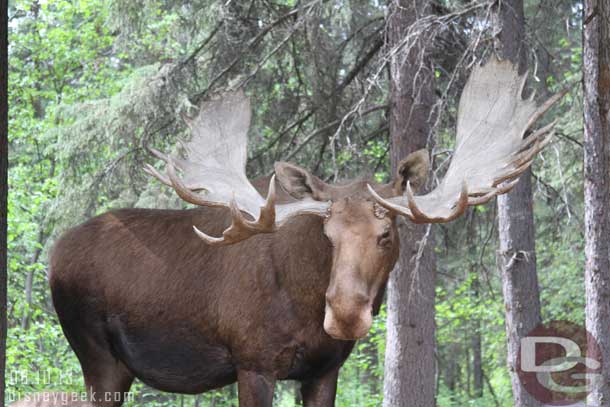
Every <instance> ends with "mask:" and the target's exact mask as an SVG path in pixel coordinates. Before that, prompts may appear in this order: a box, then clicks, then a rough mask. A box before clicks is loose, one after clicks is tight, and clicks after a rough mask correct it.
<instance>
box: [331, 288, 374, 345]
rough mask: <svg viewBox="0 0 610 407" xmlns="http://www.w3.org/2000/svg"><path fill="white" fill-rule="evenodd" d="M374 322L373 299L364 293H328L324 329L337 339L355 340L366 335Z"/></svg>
mask: <svg viewBox="0 0 610 407" xmlns="http://www.w3.org/2000/svg"><path fill="white" fill-rule="evenodd" d="M372 323H373V315H372V305H371V300H370V298H369V297H368V296H367V295H364V294H352V295H349V296H338V295H336V294H334V293H333V292H332V291H331V292H329V293H327V294H326V310H325V313H324V330H325V331H326V333H327V334H329V335H330V336H332V337H333V338H335V339H341V340H355V339H359V338H362V337H364V336H366V334H367V333H368V331H369V329H370V328H371V325H372Z"/></svg>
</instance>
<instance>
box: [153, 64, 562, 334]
mask: <svg viewBox="0 0 610 407" xmlns="http://www.w3.org/2000/svg"><path fill="white" fill-rule="evenodd" d="M525 80H526V76H525V75H523V76H520V75H519V74H518V73H517V71H516V68H515V67H514V66H513V65H512V64H511V63H510V62H507V61H499V60H497V59H495V58H492V60H490V61H489V62H488V63H487V64H486V65H484V66H478V67H476V68H475V69H474V70H473V72H472V74H471V76H470V78H469V80H468V82H467V84H466V86H465V88H464V90H463V93H462V96H461V99H460V103H459V113H458V121H457V137H456V147H455V150H454V153H453V157H452V160H451V164H450V166H449V168H448V170H447V172H446V174H445V176H444V178H443V180H442V181H441V182H440V183H439V185H438V186H437V187H436V188H434V189H433V190H432V191H431V192H429V193H427V194H425V195H415V192H414V188H415V189H417V187H418V186H420V185H422V184H424V182H425V178H426V175H427V173H428V172H429V158H428V153H427V152H426V151H424V150H420V151H417V152H414V153H412V154H411V155H409V156H408V157H406V158H405V159H404V160H403V161H402V162H401V163H400V165H399V166H398V171H397V173H396V174H395V176H394V179H393V180H392V182H390V183H388V184H376V183H367V182H365V181H353V182H348V183H344V184H341V185H330V184H327V183H325V182H324V181H322V180H321V179H320V178H318V177H316V176H315V175H313V174H311V173H310V172H309V171H307V170H305V169H303V168H301V167H299V166H296V165H294V164H290V163H285V162H279V163H276V165H275V175H274V176H272V177H271V179H270V182H269V187H268V192H267V194H266V197H265V198H264V197H263V196H261V194H260V193H259V192H258V191H257V189H255V188H254V186H253V185H252V184H251V183H250V181H249V180H248V178H247V177H246V172H245V168H246V159H247V133H248V129H249V125H250V114H251V109H250V103H249V100H248V98H247V97H246V96H245V95H244V94H243V93H242V92H241V91H238V92H233V93H227V94H224V95H223V96H222V97H220V98H217V99H214V100H210V101H207V102H204V103H203V104H202V105H201V107H200V110H199V113H198V114H197V115H196V116H195V117H193V118H185V121H186V122H187V124H188V126H189V127H190V129H191V131H192V139H191V140H190V141H189V142H188V143H183V149H184V158H181V157H175V156H170V155H166V154H163V153H160V152H158V151H156V150H152V152H153V154H155V155H156V156H157V157H159V158H160V159H162V160H163V161H165V162H166V164H167V165H166V168H167V171H166V174H162V173H160V172H159V171H157V170H156V169H155V168H154V167H152V166H150V165H148V166H147V167H146V171H147V172H148V173H149V174H151V175H153V176H154V177H156V178H157V179H159V180H160V181H161V182H163V183H164V184H166V185H168V186H170V187H172V188H173V189H175V191H176V192H177V194H178V195H179V196H180V197H181V198H182V199H183V200H185V201H186V202H189V203H191V204H194V205H200V206H214V207H226V208H228V209H229V211H230V214H231V217H232V223H231V225H230V227H228V228H227V229H226V230H225V231H224V233H223V234H222V236H220V237H213V236H209V235H208V234H206V233H205V232H204V231H201V230H199V229H197V228H196V227H194V233H196V234H197V235H198V236H199V237H200V238H201V239H202V240H203V242H204V243H205V244H208V245H211V246H222V245H233V244H238V243H239V242H240V241H243V240H245V239H248V238H251V237H252V236H255V235H257V234H261V233H274V232H275V231H277V230H278V229H279V228H281V227H282V226H283V225H285V224H287V223H288V222H290V221H291V219H293V218H294V217H297V216H314V217H318V218H320V221H321V222H323V233H324V235H323V236H311V239H326V240H327V242H328V244H329V245H330V246H331V247H332V268H331V271H330V280H329V281H330V283H329V286H328V289H327V291H326V298H325V301H326V309H325V316H324V329H325V331H326V332H327V333H328V334H329V335H331V336H332V337H334V338H337V339H356V338H360V337H363V336H364V335H366V333H367V332H368V330H369V328H370V326H371V323H372V310H373V307H374V302H375V300H376V298H377V296H378V293H379V292H380V288H381V287H382V286H384V285H385V283H386V282H387V279H388V276H389V273H390V271H391V270H392V268H393V266H394V264H395V262H396V260H397V257H398V247H399V240H398V239H399V237H398V231H397V227H396V218H397V216H402V217H404V218H406V219H408V220H409V221H412V222H415V223H443V222H449V221H451V220H454V219H456V218H458V217H459V216H460V215H462V214H463V213H464V212H465V211H466V209H467V208H468V207H469V206H472V205H479V204H484V203H486V202H488V201H489V200H491V199H492V198H493V197H494V196H496V195H498V194H503V193H506V192H507V191H509V190H510V189H511V188H512V187H513V186H514V185H515V184H516V182H517V181H518V176H519V175H520V174H521V173H522V172H524V171H525V170H526V169H527V168H528V167H529V166H530V165H531V163H532V160H533V158H534V156H535V155H536V154H537V153H538V152H539V151H540V150H541V149H542V148H544V146H545V145H547V144H548V143H549V141H550V140H551V137H552V134H553V131H552V129H553V126H554V123H551V124H549V125H547V126H544V127H542V128H540V129H539V130H537V131H534V132H533V133H532V134H530V135H529V136H528V137H527V138H525V139H524V138H523V136H524V134H525V132H526V131H527V130H528V129H529V128H530V127H531V126H532V125H533V124H534V123H535V122H536V121H537V120H538V119H539V118H540V117H541V116H542V115H543V114H544V113H545V112H546V111H547V110H548V109H549V108H550V107H551V106H552V105H553V104H554V103H555V102H556V101H557V100H558V99H559V98H560V97H561V96H562V95H563V94H558V95H555V96H553V97H551V98H550V99H549V100H548V101H546V102H545V103H543V104H542V105H540V106H538V105H537V104H536V102H535V101H534V98H533V96H532V97H530V98H528V99H525V100H524V99H523V98H522V91H523V88H524V85H525ZM176 169H179V170H181V171H182V177H179V176H178V175H177V172H176ZM276 180H277V184H279V185H280V186H281V188H282V189H283V190H284V191H285V192H286V193H287V194H288V195H289V198H288V199H284V198H282V199H279V198H278V195H279V194H278V193H277V191H276ZM284 195H285V194H284Z"/></svg>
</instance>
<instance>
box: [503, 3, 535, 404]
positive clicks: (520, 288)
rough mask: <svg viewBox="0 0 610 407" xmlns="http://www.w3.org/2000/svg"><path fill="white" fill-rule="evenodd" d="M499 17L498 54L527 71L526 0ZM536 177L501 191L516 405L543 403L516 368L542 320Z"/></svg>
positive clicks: (509, 357) (509, 359)
mask: <svg viewBox="0 0 610 407" xmlns="http://www.w3.org/2000/svg"><path fill="white" fill-rule="evenodd" d="M496 22H497V28H498V29H499V30H500V31H499V33H498V35H497V38H496V49H497V51H498V53H499V55H500V56H501V57H503V58H507V59H509V60H511V61H512V62H513V63H515V64H518V65H519V71H520V72H525V68H526V65H527V60H526V54H525V43H524V32H525V17H524V12H523V0H503V1H502V2H501V3H500V5H499V6H498V9H497V10H496ZM531 179H532V178H531V171H530V170H527V171H526V172H525V173H524V174H523V175H522V176H521V179H520V180H519V182H518V183H517V185H516V186H515V188H514V189H513V190H512V191H511V192H509V193H508V194H506V195H501V196H499V197H498V230H499V240H500V249H499V251H498V268H499V270H500V273H501V276H502V291H503V294H504V305H505V309H506V336H507V339H508V344H507V345H508V346H507V349H508V355H507V362H508V367H509V369H510V375H511V381H512V388H513V397H514V405H515V407H521V406H539V405H540V403H539V402H538V401H537V400H536V399H534V398H533V397H532V396H531V395H530V394H529V393H528V392H527V391H526V390H525V388H524V387H523V386H522V385H521V382H520V380H519V376H518V375H517V371H516V369H517V359H518V354H519V345H520V342H521V338H523V337H524V336H525V335H527V334H528V333H529V332H530V331H531V330H532V329H533V328H534V327H536V326H537V325H538V324H539V323H540V322H541V316H540V292H539V288H538V275H537V272H536V245H535V228H534V212H533V207H532V204H533V195H532V181H531Z"/></svg>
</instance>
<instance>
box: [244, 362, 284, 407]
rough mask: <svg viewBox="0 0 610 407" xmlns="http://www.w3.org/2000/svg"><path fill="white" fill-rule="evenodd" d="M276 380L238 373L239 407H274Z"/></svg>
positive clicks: (259, 375) (256, 374)
mask: <svg viewBox="0 0 610 407" xmlns="http://www.w3.org/2000/svg"><path fill="white" fill-rule="evenodd" d="M274 387H275V379H274V378H273V377H272V376H270V375H265V374H262V373H257V372H252V371H248V370H240V371H238V372H237V389H238V392H239V407H272V406H273V389H274Z"/></svg>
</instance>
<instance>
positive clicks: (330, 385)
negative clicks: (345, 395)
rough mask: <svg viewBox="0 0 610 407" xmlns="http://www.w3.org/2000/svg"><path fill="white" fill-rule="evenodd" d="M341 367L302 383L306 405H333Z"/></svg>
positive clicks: (315, 406) (304, 404) (312, 406)
mask: <svg viewBox="0 0 610 407" xmlns="http://www.w3.org/2000/svg"><path fill="white" fill-rule="evenodd" d="M338 377H339V369H338V368H337V369H333V370H331V371H330V372H328V373H326V374H325V375H324V376H322V377H320V378H318V379H313V380H308V381H304V382H303V383H302V385H301V395H302V396H303V406H304V407H333V406H334V405H335V395H336V394H337V378H338Z"/></svg>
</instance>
